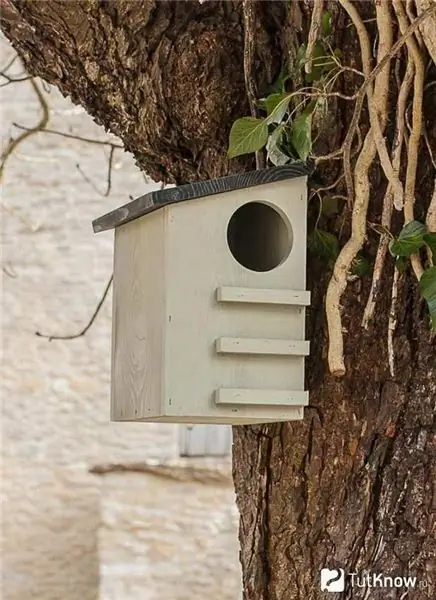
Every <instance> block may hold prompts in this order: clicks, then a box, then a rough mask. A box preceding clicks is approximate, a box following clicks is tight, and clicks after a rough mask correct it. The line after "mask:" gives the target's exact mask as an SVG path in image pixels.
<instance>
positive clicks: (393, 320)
mask: <svg viewBox="0 0 436 600" xmlns="http://www.w3.org/2000/svg"><path fill="white" fill-rule="evenodd" d="M399 276H400V272H399V270H398V269H397V267H395V270H394V278H393V281H392V292H391V308H390V310H389V321H388V362H389V371H390V374H391V377H395V355H394V333H395V329H396V327H397V297H398V278H399Z"/></svg>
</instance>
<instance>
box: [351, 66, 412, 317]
mask: <svg viewBox="0 0 436 600" xmlns="http://www.w3.org/2000/svg"><path fill="white" fill-rule="evenodd" d="M414 71H415V69H414V65H413V63H412V62H411V61H408V62H407V68H406V73H405V75H404V79H403V81H402V82H401V85H400V91H399V93H398V102H397V113H396V125H395V139H394V143H393V150H392V164H393V166H394V169H396V170H397V171H399V168H400V164H401V154H402V148H403V142H404V125H405V120H404V115H405V110H406V104H407V98H408V96H409V93H410V89H411V87H412V81H413V74H414ZM392 212H393V194H392V188H391V186H390V185H388V187H387V189H386V193H385V196H384V198H383V211H382V217H381V226H382V228H383V230H384V233H383V231H382V232H381V237H380V242H379V246H378V249H377V255H376V258H375V262H374V269H373V273H372V282H371V290H370V292H369V296H368V301H367V303H366V307H365V310H364V313H363V319H362V326H363V327H364V328H365V329H366V328H367V327H368V325H369V322H370V321H371V319H372V317H373V314H374V310H375V305H376V301H377V296H378V293H379V288H380V281H381V277H382V272H383V267H384V263H385V258H386V254H387V250H388V245H389V240H390V239H391V236H390V235H389V231H390V228H391V220H392Z"/></svg>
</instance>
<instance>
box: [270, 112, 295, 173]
mask: <svg viewBox="0 0 436 600" xmlns="http://www.w3.org/2000/svg"><path fill="white" fill-rule="evenodd" d="M285 127H286V125H285V124H284V123H283V124H282V125H279V126H278V127H276V128H275V129H274V131H273V132H272V134H271V135H270V136H269V138H268V143H267V145H266V150H267V153H268V154H267V158H268V160H269V161H270V162H272V164H273V165H274V166H276V167H278V166H281V165H285V164H286V163H288V162H289V161H290V160H291V159H290V157H289V156H288V155H287V154H285V153H284V152H283V151H282V150H281V148H280V144H281V141H282V138H283V133H284V129H285Z"/></svg>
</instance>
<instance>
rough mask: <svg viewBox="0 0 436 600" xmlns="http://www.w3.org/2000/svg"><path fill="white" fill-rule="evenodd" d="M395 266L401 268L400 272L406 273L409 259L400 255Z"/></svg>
mask: <svg viewBox="0 0 436 600" xmlns="http://www.w3.org/2000/svg"><path fill="white" fill-rule="evenodd" d="M395 266H396V267H397V269H398V270H399V272H400V273H404V272H405V270H406V267H407V260H406V258H405V257H404V256H398V258H397V260H396V261H395Z"/></svg>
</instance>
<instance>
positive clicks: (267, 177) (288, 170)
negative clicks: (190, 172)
mask: <svg viewBox="0 0 436 600" xmlns="http://www.w3.org/2000/svg"><path fill="white" fill-rule="evenodd" d="M312 171H313V169H312V167H311V166H310V165H307V164H305V163H293V164H292V165H284V166H282V167H272V168H271V169H259V170H257V171H249V172H248V173H240V174H238V175H229V176H228V177H219V178H218V179H211V180H210V181H197V182H195V183H188V184H186V185H180V186H178V187H172V188H166V189H163V190H159V191H156V192H150V193H149V194H145V195H144V196H141V197H139V198H137V199H136V200H133V201H132V202H129V203H128V204H125V205H124V206H121V207H119V208H116V209H115V210H113V211H111V212H109V213H107V214H105V215H103V216H102V217H99V218H98V219H95V220H94V221H93V222H92V225H93V228H94V232H95V233H98V232H100V231H106V230H107V229H113V228H114V227H119V226H120V225H123V224H124V223H128V222H129V221H133V220H134V219H138V218H139V217H142V216H143V215H146V214H148V213H149V212H152V211H153V210H156V209H157V208H159V207H160V206H165V205H166V204H174V203H175V202H182V201H184V200H193V199H194V198H203V197H204V196H213V195H214V194H221V193H223V192H231V191H233V190H240V189H243V188H248V187H253V186H256V185H262V184H266V183H273V182H275V181H283V180H285V179H292V178H294V177H306V176H307V175H310V173H312Z"/></svg>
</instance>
